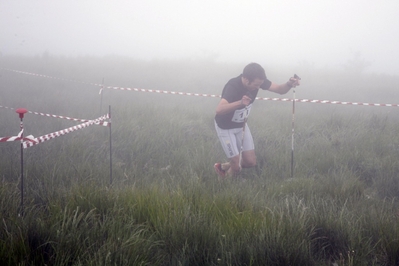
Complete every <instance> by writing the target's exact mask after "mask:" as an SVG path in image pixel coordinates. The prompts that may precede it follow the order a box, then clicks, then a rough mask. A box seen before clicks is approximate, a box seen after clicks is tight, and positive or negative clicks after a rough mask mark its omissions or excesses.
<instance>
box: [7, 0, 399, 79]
mask: <svg viewBox="0 0 399 266" xmlns="http://www.w3.org/2000/svg"><path fill="white" fill-rule="evenodd" d="M45 51H48V52H49V53H50V54H52V55H66V56H79V55H93V56H102V55H109V54H116V55H127V56H131V57H134V58H142V59H158V58H166V59H168V58H204V57H211V58H215V59H216V60H217V61H228V62H230V61H231V62H245V63H247V62H253V61H255V62H259V63H261V64H266V63H267V64H269V63H279V64H283V65H293V66H294V65H298V64H300V62H302V63H303V62H307V63H309V64H314V65H315V66H316V67H325V66H328V67H337V66H340V65H342V64H345V63H346V62H347V61H348V60H349V59H351V58H353V56H354V54H356V53H360V55H361V58H362V59H364V60H366V61H370V62H371V63H372V64H371V66H370V67H369V70H370V71H375V72H384V73H389V74H397V73H399V0H379V1H377V0H331V1H330V0H320V1H316V0H302V1H301V0H257V1H255V0H140V1H138V0H130V1H128V0H107V1H105V0H79V1H77V0H0V52H1V53H2V54H4V55H8V54H21V55H40V54H43V52H45Z"/></svg>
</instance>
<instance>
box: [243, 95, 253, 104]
mask: <svg viewBox="0 0 399 266" xmlns="http://www.w3.org/2000/svg"><path fill="white" fill-rule="evenodd" d="M251 101H252V99H251V98H249V97H248V96H247V95H244V96H242V99H241V104H242V105H244V106H248V105H249V104H250V103H251Z"/></svg>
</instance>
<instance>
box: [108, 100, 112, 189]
mask: <svg viewBox="0 0 399 266" xmlns="http://www.w3.org/2000/svg"><path fill="white" fill-rule="evenodd" d="M108 114H109V180H110V181H109V182H110V184H111V185H112V130H111V126H112V123H111V105H110V106H109V112H108Z"/></svg>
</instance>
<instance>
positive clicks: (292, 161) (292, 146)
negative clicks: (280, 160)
mask: <svg viewBox="0 0 399 266" xmlns="http://www.w3.org/2000/svg"><path fill="white" fill-rule="evenodd" d="M294 78H295V79H297V80H301V78H300V77H298V75H297V74H294ZM291 126H292V131H291V178H294V135H295V87H294V88H293V90H292V124H291Z"/></svg>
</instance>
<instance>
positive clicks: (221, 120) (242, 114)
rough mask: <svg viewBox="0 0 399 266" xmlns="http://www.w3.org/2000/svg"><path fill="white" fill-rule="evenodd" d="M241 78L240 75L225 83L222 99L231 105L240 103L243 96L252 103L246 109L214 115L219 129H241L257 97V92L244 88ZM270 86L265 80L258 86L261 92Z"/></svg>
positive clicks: (268, 81) (269, 82)
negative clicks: (248, 98)
mask: <svg viewBox="0 0 399 266" xmlns="http://www.w3.org/2000/svg"><path fill="white" fill-rule="evenodd" d="M241 77H242V75H240V76H238V77H236V78H232V79H230V80H229V81H228V82H227V83H226V85H225V86H224V88H223V91H222V98H223V99H225V100H226V101H228V102H229V103H232V102H236V101H240V100H241V99H242V97H243V96H244V95H247V96H248V97H250V98H251V99H252V101H251V103H250V104H249V105H248V106H247V107H243V108H241V109H237V110H234V111H233V112H230V113H227V114H224V115H216V116H215V121H216V124H217V125H218V127H220V128H221V129H232V128H240V127H242V126H243V125H244V119H245V118H246V117H248V115H249V112H250V111H251V107H252V104H253V102H254V101H255V98H256V96H257V95H258V91H259V90H254V91H249V90H247V89H246V88H245V87H244V85H243V84H242V81H241ZM271 84H272V83H271V81H270V80H268V79H266V80H265V81H264V82H263V84H262V85H261V86H260V88H261V89H263V90H268V89H269V88H270V85H271Z"/></svg>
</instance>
